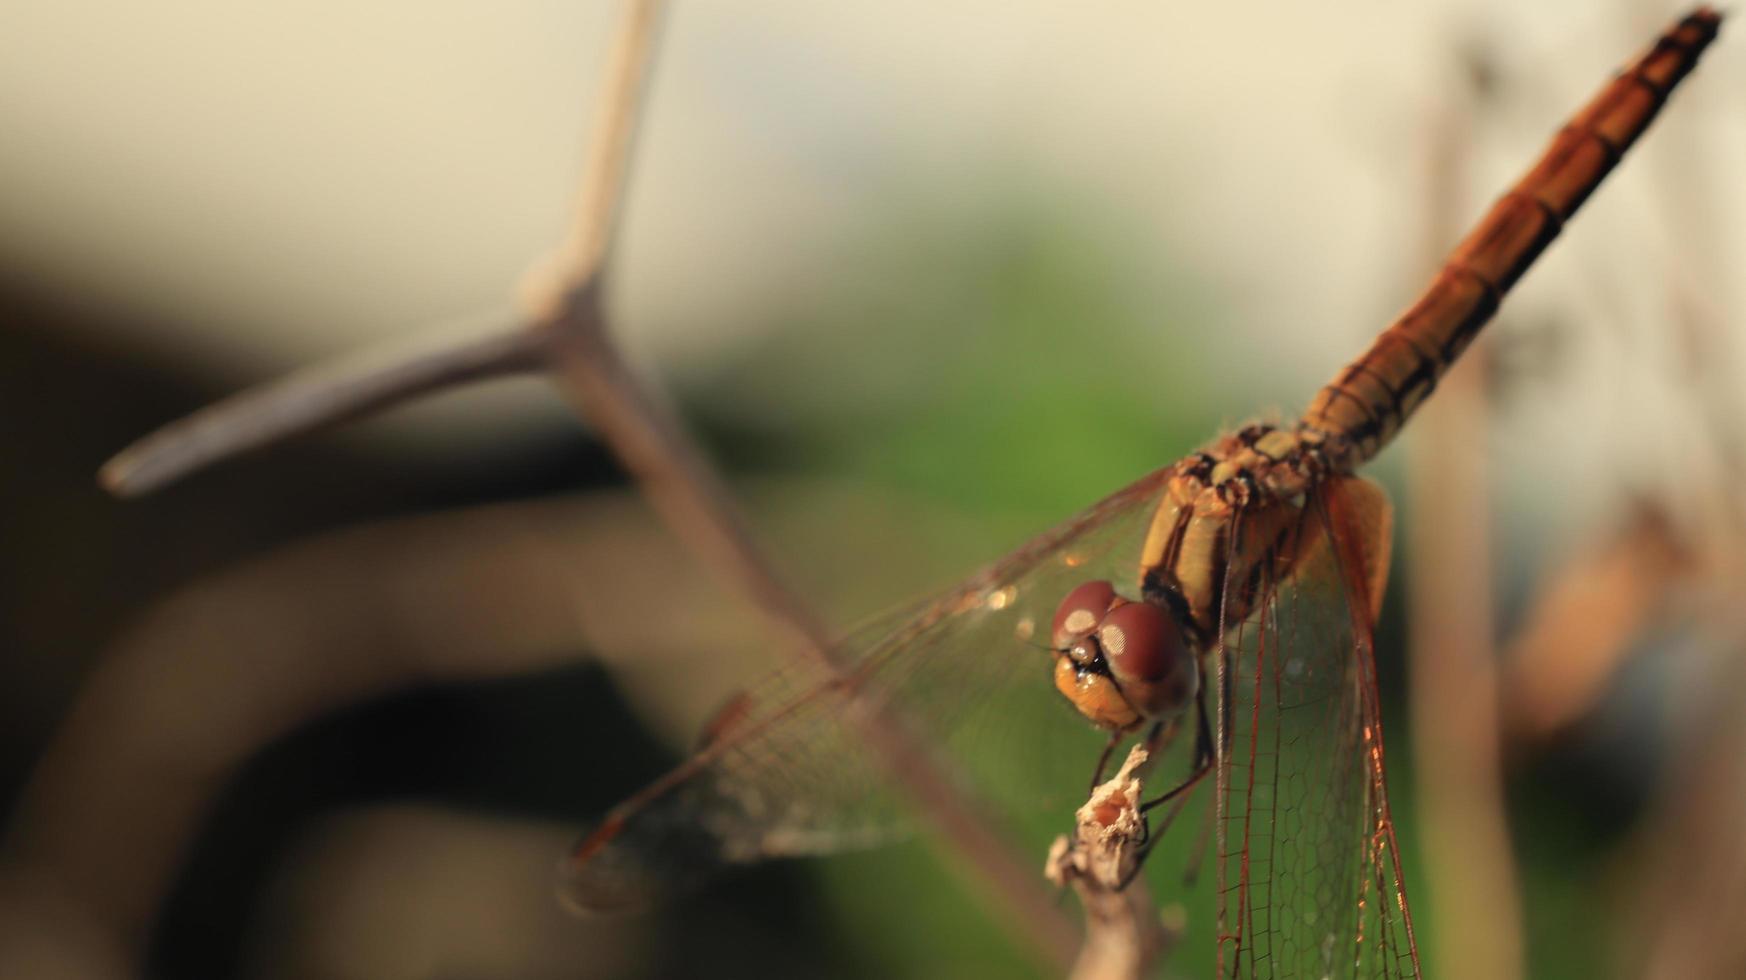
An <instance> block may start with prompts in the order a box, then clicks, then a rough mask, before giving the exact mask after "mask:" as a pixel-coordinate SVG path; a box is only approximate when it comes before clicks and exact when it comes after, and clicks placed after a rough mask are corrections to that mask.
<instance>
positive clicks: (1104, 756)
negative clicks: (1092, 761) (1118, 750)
mask: <svg viewBox="0 0 1746 980" xmlns="http://www.w3.org/2000/svg"><path fill="white" fill-rule="evenodd" d="M1121 741H1122V733H1121V732H1111V733H1110V736H1109V741H1108V742H1106V743H1105V744H1104V746H1103V751H1102V752H1100V753H1098V756H1097V768H1096V769H1094V770H1092V772H1091V789H1092V790H1093V791H1095V790H1096V789H1097V787H1098V786H1099V785H1100V784H1102V783H1103V771H1104V769H1106V768H1108V766H1109V757H1110V754H1111V753H1113V752H1115V747H1116V746H1117V745H1120V744H1121Z"/></svg>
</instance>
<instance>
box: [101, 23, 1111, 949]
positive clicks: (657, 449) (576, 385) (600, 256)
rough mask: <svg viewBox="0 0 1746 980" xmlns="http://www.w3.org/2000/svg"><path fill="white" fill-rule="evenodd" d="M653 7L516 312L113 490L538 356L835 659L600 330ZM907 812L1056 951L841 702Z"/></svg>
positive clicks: (206, 439) (958, 806)
mask: <svg viewBox="0 0 1746 980" xmlns="http://www.w3.org/2000/svg"><path fill="white" fill-rule="evenodd" d="M660 8H661V4H660V3H658V2H656V0H632V2H631V3H630V4H629V5H628V8H627V11H626V14H625V16H624V19H623V20H622V22H621V26H620V29H619V31H618V33H617V35H616V40H615V42H614V45H613V48H612V51H611V53H610V56H609V58H608V60H607V71H606V78H605V80H604V83H603V84H602V86H601V88H600V92H599V97H598V102H597V105H598V106H599V109H598V111H597V118H596V121H595V127H594V131H593V133H592V137H591V139H590V141H589V144H588V149H587V153H586V157H585V161H586V162H585V165H584V170H583V174H582V177H581V181H580V185H579V190H578V193H577V203H576V207H575V210H574V213H573V217H572V220H571V223H570V226H569V232H568V234H567V236H566V238H565V241H564V243H563V245H562V246H561V247H560V248H558V249H557V250H556V251H555V252H554V253H553V254H552V255H551V256H550V257H549V258H548V259H547V260H546V261H545V262H543V263H542V264H541V265H540V267H539V269H538V271H537V273H536V274H534V275H533V276H530V279H529V284H528V285H527V287H526V288H525V289H524V305H525V307H526V322H525V323H524V324H523V325H521V326H519V327H517V328H515V329H514V330H512V331H509V332H507V333H506V334H504V335H502V336H500V337H495V338H487V339H486V340H484V341H479V342H476V344H475V345H474V346H473V347H471V348H469V350H467V351H462V350H459V349H457V350H452V351H447V352H437V353H435V354H432V355H427V356H426V358H425V360H424V361H423V362H421V363H420V364H414V365H409V364H388V365H382V366H377V367H375V368H373V369H358V368H355V367H354V368H349V369H348V368H334V369H319V370H317V371H314V372H310V373H307V374H304V375H301V376H296V377H293V378H291V379H287V380H286V381H284V382H280V383H279V384H277V385H271V386H268V387H267V388H264V389H261V390H257V391H255V392H251V393H247V394H244V395H241V396H238V397H236V398H233V399H230V400H227V401H226V402H221V403H219V404H218V405H215V406H213V407H212V408H210V409H208V410H206V411H204V412H201V413H197V414H196V415H195V416H193V417H191V418H189V419H187V420H184V421H183V422H180V423H175V424H173V425H171V426H169V427H167V428H166V429H164V430H161V431H160V432H158V433H156V434H154V435H152V436H148V437H147V438H146V439H144V440H142V441H141V442H140V443H138V444H136V445H135V446H134V447H131V448H130V449H129V450H127V451H126V452H124V453H123V454H122V455H121V456H120V457H117V459H115V460H113V461H111V463H110V464H109V465H107V466H106V467H105V468H104V471H103V477H102V479H103V482H104V484H105V485H106V486H108V487H110V488H111V489H113V490H116V491H117V492H122V493H128V492H135V493H137V492H145V491H146V490H149V489H151V488H155V487H158V486H162V485H163V484H165V483H168V482H170V481H171V480H173V479H175V478H177V477H179V476H182V475H185V474H187V473H189V472H192V471H193V470H195V469H197V468H199V467H201V466H204V465H207V464H209V463H212V462H215V461H217V460H220V459H222V458H225V457H227V456H231V455H235V454H236V453H238V452H242V451H245V450H248V449H254V448H258V447H261V446H264V445H267V444H269V443H271V442H275V441H278V440H281V439H285V438H289V437H291V436H294V435H297V434H300V433H303V432H308V431H311V430H313V429H317V428H321V427H324V426H327V425H331V424H333V423H336V422H339V421H342V420H345V419H350V418H355V417H357V416H359V415H362V414H365V413H368V412H373V411H379V410H382V409H385V408H389V407H392V406H394V405H397V404H401V403H403V402H405V401H408V400H410V399H412V398H414V397H417V396H421V395H424V394H427V393H430V392H432V391H436V390H439V389H442V388H447V387H452V386H455V385H458V384H461V383H464V382H467V381H471V380H476V379H477V378H480V377H488V376H493V375H496V374H502V373H506V372H508V371H511V370H519V369H523V368H526V367H528V366H529V365H530V363H537V362H541V361H543V363H544V365H545V366H546V367H547V368H549V370H550V375H551V378H552V380H553V381H554V383H555V384H557V386H558V387H559V389H560V390H561V391H562V392H563V393H564V395H565V397H566V398H567V399H568V400H569V401H570V402H571V403H572V405H574V406H575V407H576V408H577V409H578V411H579V412H580V413H581V414H583V415H584V416H585V417H586V418H587V419H588V420H589V421H591V422H592V423H593V424H594V426H595V428H596V430H597V431H598V433H599V434H600V436H601V438H602V439H603V440H604V441H605V442H606V443H607V444H608V445H609V446H611V447H612V449H613V451H614V452H615V453H616V454H617V455H618V456H619V457H620V459H622V460H623V461H624V463H625V464H626V466H627V468H628V469H629V470H630V471H631V473H632V474H633V475H634V476H635V477H636V479H637V481H638V484H639V486H640V487H641V488H642V489H643V490H644V492H645V493H646V494H647V495H648V496H649V498H650V500H651V501H652V502H653V503H654V504H655V506H656V508H657V510H658V511H659V512H660V514H661V516H662V517H663V519H664V520H665V521H666V522H667V523H668V524H669V526H670V527H671V528H672V530H673V531H674V533H675V534H677V535H678V536H679V537H680V538H681V539H682V540H683V541H685V542H686V543H687V545H688V546H690V547H691V548H693V549H694V550H695V551H696V552H697V553H698V554H699V555H700V556H701V557H702V558H704V559H705V561H706V563H707V564H708V565H709V566H711V567H712V568H713V569H714V570H715V571H716V572H717V573H718V574H719V575H720V576H721V577H722V578H724V579H725V580H727V581H729V582H731V583H733V584H735V585H737V586H738V587H739V588H740V589H741V590H743V591H744V592H745V593H747V594H748V595H749V596H750V597H751V598H752V599H753V600H754V601H755V602H756V603H757V604H758V606H759V607H760V608H762V609H763V610H765V611H766V612H767V613H769V614H770V615H771V617H772V618H773V620H774V621H775V622H776V623H777V624H778V625H780V626H781V627H783V628H784V629H785V630H786V632H787V633H788V634H789V638H790V639H791V641H792V642H793V643H794V645H795V646H797V647H798V648H799V649H800V650H802V651H803V652H805V653H807V654H809V655H811V656H814V657H816V658H818V659H819V660H820V661H821V662H823V663H825V664H826V665H827V666H834V664H833V661H832V647H831V642H830V637H829V634H828V633H827V631H826V629H825V628H824V626H823V624H822V623H821V622H820V621H819V620H818V619H817V618H816V617H815V616H814V615H813V614H812V612H811V611H810V609H809V608H808V606H807V604H806V603H805V602H803V601H802V600H801V599H800V597H799V596H798V595H797V594H796V593H795V592H794V591H793V590H792V589H791V588H789V587H788V586H787V585H786V584H785V583H784V582H783V581H782V580H781V577H780V576H779V575H778V574H777V572H776V570H775V567H774V565H773V564H772V563H771V562H770V561H769V559H768V558H767V557H766V556H765V555H764V553H763V551H762V550H761V549H760V548H759V547H758V546H757V544H756V543H755V541H754V539H753V537H752V535H751V534H750V533H749V531H748V530H747V528H746V523H745V521H744V520H743V519H742V518H741V516H740V514H739V512H738V510H737V509H736V508H735V506H734V505H733V503H732V502H731V498H730V496H729V495H728V494H727V493H726V492H725V490H724V489H723V487H722V484H721V481H720V479H719V478H718V477H717V476H716V475H715V473H714V472H713V470H712V469H711V468H710V467H709V465H708V464H707V463H706V462H705V456H704V454H703V453H702V452H700V451H699V450H698V449H697V448H696V447H695V446H694V445H692V444H691V442H690V441H689V440H688V438H687V437H686V436H685V434H684V431H683V429H682V428H681V427H680V426H678V425H677V424H675V423H673V422H672V421H671V420H669V419H668V418H667V417H666V416H665V415H664V414H663V413H661V412H660V411H658V410H657V409H656V408H655V400H654V399H653V398H651V397H649V396H648V395H647V394H646V393H645V392H644V391H643V390H642V388H641V387H640V385H639V384H638V383H637V381H636V379H635V377H634V376H633V375H632V374H631V372H630V371H629V370H628V368H627V367H626V365H625V363H624V361H623V359H622V357H621V356H620V355H619V354H618V352H617V350H616V348H615V347H614V345H613V344H612V342H611V340H610V330H609V325H608V323H607V319H606V312H605V309H604V305H603V303H602V297H601V294H602V287H601V281H602V276H603V273H604V269H605V265H606V262H607V260H608V258H609V256H610V254H611V249H612V243H613V234H612V232H613V227H614V224H615V221H616V217H617V214H618V211H619V208H620V203H621V201H622V199H623V187H624V183H625V178H626V174H627V164H628V159H629V154H630V149H631V144H632V138H633V135H634V133H635V130H636V122H637V118H638V110H639V105H640V100H639V95H640V93H641V91H642V89H643V87H644V84H645V79H646V77H647V74H648V66H649V63H650V61H651V58H652V52H653V50H654V38H655V34H656V27H657V23H658V21H659V16H660ZM852 714H853V715H854V716H855V717H856V718H857V720H858V722H859V724H860V725H861V727H862V734H863V735H864V736H865V740H866V742H867V744H868V746H869V748H870V750H871V751H874V752H876V753H878V754H879V755H880V756H881V757H882V758H883V760H884V761H885V762H886V764H887V767H888V769H889V770H890V771H891V772H892V773H893V774H894V776H895V777H896V778H897V779H898V780H899V782H900V784H901V785H902V786H903V788H904V789H905V790H906V791H907V792H908V793H909V795H910V796H911V797H912V799H913V801H914V802H915V803H916V804H917V805H918V806H919V808H920V809H921V811H922V812H923V813H924V814H925V815H926V816H927V817H928V818H929V819H930V820H931V821H932V822H933V824H934V826H935V828H936V829H937V830H939V831H940V832H941V833H942V834H943V836H945V837H946V839H947V840H948V841H949V842H950V843H951V844H952V845H953V846H954V848H955V849H956V851H957V852H958V853H959V854H960V855H961V856H963V857H965V858H967V859H968V860H969V862H970V863H971V864H972V865H973V866H974V867H975V868H976V869H977V870H978V871H979V872H980V874H981V875H982V877H983V878H984V880H985V881H986V882H987V884H988V885H989V886H990V891H991V892H992V893H993V894H994V895H995V896H996V897H997V898H998V900H999V902H1000V903H1001V904H1002V905H1003V906H1004V909H1005V911H1006V914H1007V915H1008V916H1009V917H1010V918H1011V922H1012V925H1013V928H1014V931H1015V932H1016V933H1018V934H1020V935H1022V936H1024V937H1026V938H1027V939H1029V940H1031V941H1032V942H1033V943H1034V944H1035V945H1036V946H1037V948H1039V949H1040V950H1042V951H1043V952H1044V953H1045V954H1046V955H1048V956H1049V957H1050V958H1051V959H1053V960H1055V961H1057V962H1059V963H1061V964H1063V965H1064V964H1065V963H1066V962H1067V961H1068V960H1069V959H1071V956H1072V953H1073V950H1074V949H1075V947H1076V946H1077V945H1078V940H1077V935H1076V930H1074V929H1073V927H1072V926H1071V925H1070V924H1069V923H1068V922H1067V921H1066V920H1065V918H1064V917H1063V916H1062V914H1061V913H1060V911H1059V909H1058V908H1057V907H1056V906H1055V904H1054V903H1053V901H1052V898H1051V896H1050V895H1049V893H1048V892H1047V890H1046V889H1045V888H1044V887H1043V885H1042V884H1041V883H1040V882H1038V881H1036V879H1035V877H1034V875H1033V874H1032V873H1031V871H1030V870H1029V869H1028V868H1027V867H1026V865H1025V863H1024V862H1021V861H1020V860H1018V857H1017V855H1015V854H1014V853H1013V852H1012V851H1011V849H1010V847H1008V846H1007V845H1006V844H1005V842H1003V841H1002V840H1000V839H999V838H998V837H997V835H996V834H995V833H994V832H993V831H992V830H990V829H989V827H988V826H987V825H986V823H985V822H984V821H983V820H982V818H981V817H980V816H979V814H978V813H977V811H976V809H975V808H974V807H972V806H971V805H970V804H969V803H968V801H966V800H965V799H964V797H963V796H962V794H961V793H959V792H958V791H957V790H956V789H955V787H954V784H953V781H952V780H951V779H950V778H949V777H948V776H947V774H946V773H945V772H944V771H942V770H941V769H940V767H939V766H938V764H937V762H936V760H935V759H934V757H933V756H932V754H931V752H930V751H929V750H928V748H927V747H926V746H924V745H921V744H918V743H916V742H915V740H914V739H912V738H910V737H908V736H907V735H906V734H905V733H904V731H903V730H902V728H901V726H898V725H896V724H893V723H892V721H891V719H889V718H888V717H887V716H886V715H885V714H884V713H883V712H882V711H866V712H854V713H852Z"/></svg>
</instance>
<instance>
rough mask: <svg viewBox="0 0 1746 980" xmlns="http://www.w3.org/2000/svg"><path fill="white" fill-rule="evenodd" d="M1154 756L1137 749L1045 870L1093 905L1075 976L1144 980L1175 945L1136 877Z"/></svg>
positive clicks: (1096, 794) (1097, 793) (1052, 852)
mask: <svg viewBox="0 0 1746 980" xmlns="http://www.w3.org/2000/svg"><path fill="white" fill-rule="evenodd" d="M1148 761H1149V758H1148V754H1147V752H1146V749H1145V747H1144V746H1141V745H1136V746H1134V747H1133V749H1132V750H1131V751H1129V753H1128V758H1127V761H1126V762H1124V763H1123V764H1122V768H1121V771H1120V772H1117V773H1116V774H1115V776H1114V777H1113V778H1111V779H1110V780H1109V781H1108V782H1106V783H1103V784H1102V785H1100V786H1098V787H1097V788H1096V789H1094V790H1092V791H1091V798H1090V799H1089V800H1087V801H1086V803H1085V805H1084V806H1082V807H1080V808H1079V811H1078V814H1077V823H1076V825H1075V827H1074V833H1073V837H1072V838H1071V839H1069V838H1068V837H1066V836H1062V837H1059V838H1057V839H1056V840H1055V844H1054V846H1053V847H1051V848H1050V849H1049V860H1048V862H1047V863H1046V864H1045V865H1044V867H1043V873H1044V875H1045V876H1046V877H1047V878H1048V879H1049V880H1050V881H1051V882H1053V883H1054V884H1055V885H1056V886H1057V887H1065V886H1071V887H1072V888H1073V891H1074V893H1075V894H1076V895H1078V896H1079V903H1080V905H1082V906H1084V908H1085V945H1084V946H1082V947H1080V950H1079V957H1078V958H1077V959H1076V960H1074V963H1073V969H1072V971H1071V972H1070V973H1069V974H1068V976H1069V977H1071V978H1072V980H1137V978H1139V977H1144V976H1147V975H1148V974H1149V973H1150V971H1151V968H1152V965H1153V964H1154V963H1156V962H1157V960H1158V958H1159V956H1161V955H1162V954H1163V953H1164V951H1165V949H1166V948H1167V947H1168V946H1169V943H1170V939H1171V937H1170V935H1169V934H1168V932H1167V931H1166V930H1165V928H1164V925H1163V923H1162V921H1161V920H1160V919H1159V917H1158V909H1157V908H1156V907H1155V906H1154V905H1153V903H1152V895H1151V891H1150V890H1149V889H1148V888H1147V887H1146V881H1145V879H1144V878H1143V877H1137V876H1135V877H1133V880H1132V881H1128V878H1129V877H1130V876H1131V875H1133V872H1134V870H1135V865H1136V863H1137V862H1138V861H1139V859H1140V848H1141V847H1142V846H1143V845H1144V844H1145V840H1146V833H1145V822H1144V818H1143V817H1142V816H1141V815H1140V813H1139V810H1138V803H1139V801H1140V798H1141V793H1142V786H1141V779H1140V776H1141V774H1142V772H1143V770H1144V769H1145V767H1146V765H1147V763H1148ZM1124 881H1127V887H1126V888H1123V887H1122V883H1123V882H1124Z"/></svg>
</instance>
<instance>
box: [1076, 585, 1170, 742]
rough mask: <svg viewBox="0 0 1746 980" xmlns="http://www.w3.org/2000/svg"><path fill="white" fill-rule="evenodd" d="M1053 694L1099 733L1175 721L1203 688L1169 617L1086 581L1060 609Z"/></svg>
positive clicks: (1109, 586) (1155, 609)
mask: <svg viewBox="0 0 1746 980" xmlns="http://www.w3.org/2000/svg"><path fill="white" fill-rule="evenodd" d="M1052 640H1053V643H1054V649H1055V655H1056V656H1055V687H1056V689H1057V690H1059V691H1060V692H1061V693H1062V694H1063V695H1064V696H1066V698H1067V700H1068V701H1071V702H1073V706H1074V707H1075V708H1077V709H1079V713H1080V714H1082V715H1084V716H1085V717H1087V718H1089V719H1091V721H1092V722H1093V723H1095V724H1096V725H1098V726H1099V727H1101V728H1108V729H1112V730H1117V731H1124V730H1127V729H1130V728H1134V727H1137V726H1139V725H1140V724H1142V723H1143V722H1146V721H1149V720H1152V719H1156V718H1162V717H1167V716H1169V715H1173V714H1175V713H1177V712H1179V711H1181V710H1182V709H1184V708H1186V707H1187V706H1188V703H1189V702H1190V701H1192V700H1193V699H1194V696H1195V693H1196V692H1197V691H1198V690H1199V687H1200V670H1199V668H1198V667H1197V666H1196V664H1195V660H1194V654H1193V653H1192V652H1191V651H1190V650H1189V649H1188V645H1187V644H1186V643H1184V642H1183V639H1182V630H1181V628H1180V627H1178V626H1177V625H1176V621H1175V620H1174V619H1172V618H1171V616H1170V613H1169V612H1167V611H1166V610H1164V609H1162V608H1159V607H1158V606H1154V605H1152V604H1151V603H1147V602H1130V601H1129V600H1127V599H1124V598H1122V597H1121V596H1119V595H1117V594H1116V590H1115V587H1114V586H1112V585H1110V584H1109V583H1108V582H1105V581H1101V580H1100V581H1094V582H1086V583H1085V584H1083V585H1081V586H1079V587H1078V588H1076V589H1074V590H1073V591H1072V592H1069V593H1068V594H1067V598H1065V599H1063V600H1061V605H1060V607H1059V608H1058V609H1056V610H1055V625H1054V632H1053V634H1052Z"/></svg>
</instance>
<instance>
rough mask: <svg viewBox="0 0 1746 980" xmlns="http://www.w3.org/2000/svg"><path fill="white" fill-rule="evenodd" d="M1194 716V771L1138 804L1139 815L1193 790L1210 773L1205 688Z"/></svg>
mask: <svg viewBox="0 0 1746 980" xmlns="http://www.w3.org/2000/svg"><path fill="white" fill-rule="evenodd" d="M1194 715H1195V721H1196V726H1195V728H1196V731H1195V735H1194V769H1193V770H1192V771H1190V772H1189V774H1188V778H1186V779H1184V780H1183V781H1182V782H1180V783H1177V784H1176V785H1175V786H1173V787H1171V788H1170V789H1168V790H1165V791H1164V793H1163V794H1162V795H1160V796H1158V797H1157V798H1155V799H1151V800H1147V801H1146V802H1144V803H1142V804H1140V812H1141V813H1145V812H1147V811H1149V810H1151V809H1153V808H1154V807H1157V806H1159V805H1161V804H1163V803H1167V802H1169V801H1170V800H1171V799H1174V798H1175V797H1177V796H1179V795H1181V794H1182V793H1185V792H1187V791H1188V790H1190V789H1192V788H1194V784H1196V783H1198V782H1200V781H1201V779H1203V778H1205V776H1206V774H1207V773H1209V772H1211V771H1212V766H1213V739H1212V726H1211V725H1210V724H1209V723H1208V721H1207V717H1206V689H1205V688H1202V689H1201V692H1200V695H1199V696H1198V697H1197V698H1196V699H1195V708H1194Z"/></svg>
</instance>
